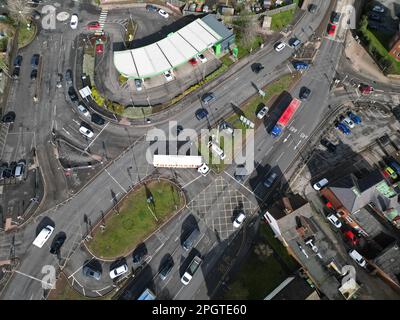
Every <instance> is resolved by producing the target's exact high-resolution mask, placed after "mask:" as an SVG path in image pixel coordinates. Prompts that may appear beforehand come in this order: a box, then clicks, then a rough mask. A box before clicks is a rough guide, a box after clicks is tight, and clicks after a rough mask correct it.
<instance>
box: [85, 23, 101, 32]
mask: <svg viewBox="0 0 400 320" xmlns="http://www.w3.org/2000/svg"><path fill="white" fill-rule="evenodd" d="M86 27H87V29H88V30H98V29H100V23H99V22H98V21H93V22H89V23H88V24H87V26H86Z"/></svg>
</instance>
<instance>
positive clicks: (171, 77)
mask: <svg viewBox="0 0 400 320" xmlns="http://www.w3.org/2000/svg"><path fill="white" fill-rule="evenodd" d="M164 77H165V79H166V80H167V81H172V80H174V77H173V76H172V74H171V72H169V71H165V72H164Z"/></svg>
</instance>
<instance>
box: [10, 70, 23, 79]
mask: <svg viewBox="0 0 400 320" xmlns="http://www.w3.org/2000/svg"><path fill="white" fill-rule="evenodd" d="M20 71H21V68H20V67H15V68H14V70H13V73H12V75H11V76H12V77H13V78H14V79H18V78H19V72H20Z"/></svg>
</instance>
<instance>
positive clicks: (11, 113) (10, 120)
mask: <svg viewBox="0 0 400 320" xmlns="http://www.w3.org/2000/svg"><path fill="white" fill-rule="evenodd" d="M2 121H3V122H5V123H13V122H14V121H15V112H14V111H9V112H7V113H6V114H5V115H4V116H3V119H2Z"/></svg>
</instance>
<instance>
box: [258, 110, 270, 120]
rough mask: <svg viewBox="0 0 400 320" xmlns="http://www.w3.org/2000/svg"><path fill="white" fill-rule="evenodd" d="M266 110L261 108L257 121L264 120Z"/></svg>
mask: <svg viewBox="0 0 400 320" xmlns="http://www.w3.org/2000/svg"><path fill="white" fill-rule="evenodd" d="M268 110H269V109H268V107H263V108H262V109H261V110H260V111H258V113H257V118H258V119H262V118H264V117H265V115H266V114H267V112H268Z"/></svg>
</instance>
